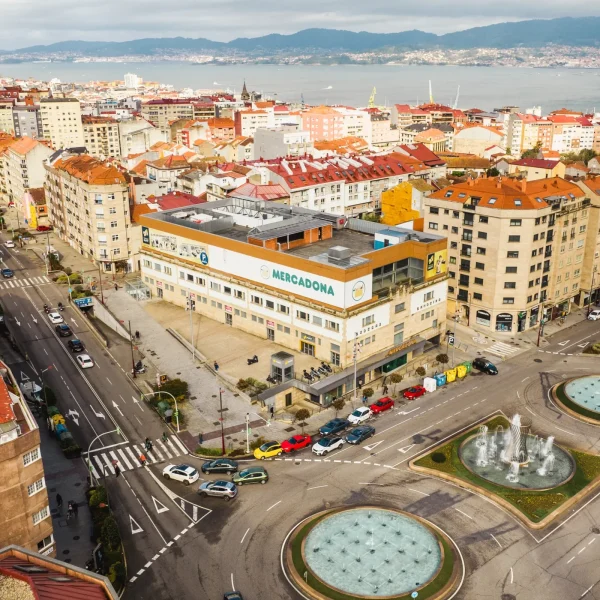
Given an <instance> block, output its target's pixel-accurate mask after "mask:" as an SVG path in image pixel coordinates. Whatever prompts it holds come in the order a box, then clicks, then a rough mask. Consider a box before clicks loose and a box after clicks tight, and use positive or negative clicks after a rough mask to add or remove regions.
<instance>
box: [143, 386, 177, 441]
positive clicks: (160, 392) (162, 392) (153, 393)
mask: <svg viewBox="0 0 600 600" xmlns="http://www.w3.org/2000/svg"><path fill="white" fill-rule="evenodd" d="M140 393H141V394H142V397H146V396H156V394H167V396H171V398H173V402H174V403H175V420H176V421H177V433H179V411H178V410H177V398H175V396H173V394H171V392H165V391H164V390H158V392H148V393H146V394H144V392H140Z"/></svg>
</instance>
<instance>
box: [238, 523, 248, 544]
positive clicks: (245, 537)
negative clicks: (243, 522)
mask: <svg viewBox="0 0 600 600" xmlns="http://www.w3.org/2000/svg"><path fill="white" fill-rule="evenodd" d="M249 531H250V527H248V529H246V533H245V534H244V537H243V538H242V541H241V542H240V544H243V543H244V540H245V539H246V536H247V535H248V532H249Z"/></svg>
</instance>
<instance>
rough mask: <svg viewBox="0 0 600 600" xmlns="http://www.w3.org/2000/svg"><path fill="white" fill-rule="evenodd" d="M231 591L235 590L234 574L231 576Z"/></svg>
mask: <svg viewBox="0 0 600 600" xmlns="http://www.w3.org/2000/svg"><path fill="white" fill-rule="evenodd" d="M231 589H232V590H235V584H234V583H233V573H232V574H231Z"/></svg>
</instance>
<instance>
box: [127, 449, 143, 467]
mask: <svg viewBox="0 0 600 600" xmlns="http://www.w3.org/2000/svg"><path fill="white" fill-rule="evenodd" d="M125 450H127V454H129V456H130V457H131V462H132V463H133V464H134V465H135V466H136V467H137V466H138V465H139V464H140V461H139V460H138V457H137V456H136V455H135V454H134V453H133V452H132V451H131V448H129V447H128V446H127V447H126V448H125ZM138 456H139V454H138Z"/></svg>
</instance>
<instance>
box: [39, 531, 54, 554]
mask: <svg viewBox="0 0 600 600" xmlns="http://www.w3.org/2000/svg"><path fill="white" fill-rule="evenodd" d="M52 544H54V536H53V535H52V534H50V535H49V536H48V537H45V538H44V539H43V540H40V541H39V542H38V543H37V551H38V552H42V551H43V550H45V549H46V548H48V547H49V546H52Z"/></svg>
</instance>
